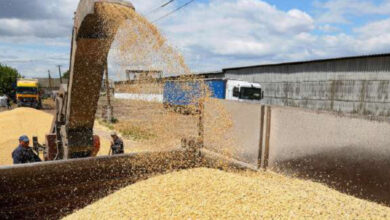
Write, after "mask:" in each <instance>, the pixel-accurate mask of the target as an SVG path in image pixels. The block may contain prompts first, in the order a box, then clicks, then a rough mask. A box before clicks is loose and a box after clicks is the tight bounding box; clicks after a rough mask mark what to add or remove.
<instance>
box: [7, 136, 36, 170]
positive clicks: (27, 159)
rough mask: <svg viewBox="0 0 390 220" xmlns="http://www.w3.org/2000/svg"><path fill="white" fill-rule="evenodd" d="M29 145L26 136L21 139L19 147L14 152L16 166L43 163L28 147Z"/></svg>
mask: <svg viewBox="0 0 390 220" xmlns="http://www.w3.org/2000/svg"><path fill="white" fill-rule="evenodd" d="M29 143H30V140H29V139H28V137H27V136H26V135H23V136H21V137H20V138H19V146H18V147H17V148H16V149H15V150H14V151H13V152H12V158H13V160H14V164H22V163H34V162H41V158H39V157H38V155H36V154H35V153H34V151H33V150H32V148H31V147H29V146H28V145H29Z"/></svg>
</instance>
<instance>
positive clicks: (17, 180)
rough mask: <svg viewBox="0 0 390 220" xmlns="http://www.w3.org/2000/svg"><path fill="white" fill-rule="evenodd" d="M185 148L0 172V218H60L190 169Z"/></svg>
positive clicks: (38, 165) (64, 162)
mask: <svg viewBox="0 0 390 220" xmlns="http://www.w3.org/2000/svg"><path fill="white" fill-rule="evenodd" d="M194 161H195V160H193V157H191V156H189V155H188V152H186V151H184V150H181V149H180V150H173V151H165V152H147V153H139V154H129V155H122V156H112V157H98V158H86V159H76V160H67V161H53V162H44V163H37V164H27V165H15V166H10V167H2V168H0V219H58V218H60V217H62V216H64V215H66V214H69V213H70V212H72V211H73V210H75V209H79V208H83V207H84V206H86V205H88V204H90V203H91V202H93V201H95V200H97V199H99V198H102V197H104V196H106V195H108V194H110V193H111V192H112V191H114V190H116V189H119V188H121V187H123V186H126V185H129V184H132V183H134V182H136V181H139V180H143V179H146V178H148V177H150V176H153V175H156V174H161V173H165V172H168V171H174V170H180V169H186V168H191V167H194V166H195V165H196V163H195V162H194Z"/></svg>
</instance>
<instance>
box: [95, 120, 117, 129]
mask: <svg viewBox="0 0 390 220" xmlns="http://www.w3.org/2000/svg"><path fill="white" fill-rule="evenodd" d="M98 121H99V124H101V125H102V126H104V127H106V128H108V129H110V130H115V127H114V125H113V124H112V123H108V122H106V121H104V120H102V119H99V120H98Z"/></svg>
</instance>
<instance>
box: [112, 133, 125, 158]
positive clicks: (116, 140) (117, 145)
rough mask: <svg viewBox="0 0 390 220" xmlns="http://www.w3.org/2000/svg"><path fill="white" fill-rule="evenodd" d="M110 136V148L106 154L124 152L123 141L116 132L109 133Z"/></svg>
mask: <svg viewBox="0 0 390 220" xmlns="http://www.w3.org/2000/svg"><path fill="white" fill-rule="evenodd" d="M111 138H112V141H111V148H110V152H109V153H108V155H117V154H124V153H125V151H124V147H123V141H122V139H121V138H120V137H118V134H117V133H116V132H115V131H113V132H112V133H111Z"/></svg>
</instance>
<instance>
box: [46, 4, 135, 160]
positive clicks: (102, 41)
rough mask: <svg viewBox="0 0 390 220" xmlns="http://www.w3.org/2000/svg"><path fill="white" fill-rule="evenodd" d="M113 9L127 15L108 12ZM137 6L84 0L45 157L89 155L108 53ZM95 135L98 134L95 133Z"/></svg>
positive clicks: (48, 158)
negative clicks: (120, 28) (67, 72)
mask: <svg viewBox="0 0 390 220" xmlns="http://www.w3.org/2000/svg"><path fill="white" fill-rule="evenodd" d="M110 9H114V10H118V11H122V12H123V14H124V16H115V15H110V14H109V13H106V12H107V10H110ZM129 10H134V7H133V5H132V4H131V3H129V2H125V1H120V0H104V1H102V0H81V1H80V3H79V6H78V9H77V12H76V13H75V18H74V28H73V35H72V47H71V57H70V77H69V84H68V85H67V86H62V88H61V91H60V93H59V95H58V97H57V100H56V115H55V119H54V121H53V125H52V128H51V131H50V134H49V135H47V138H46V146H47V150H46V156H45V159H46V160H55V159H70V158H82V157H89V156H91V154H92V153H93V150H94V137H93V125H94V121H95V113H96V110H97V103H98V99H99V91H100V87H101V82H102V78H103V73H104V70H105V66H106V65H107V56H108V52H109V49H110V47H111V43H112V42H113V40H114V37H115V34H116V32H117V30H118V28H119V26H120V25H121V24H122V23H123V22H124V21H125V20H126V19H128V18H129V16H126V12H129ZM95 139H96V137H95Z"/></svg>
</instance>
